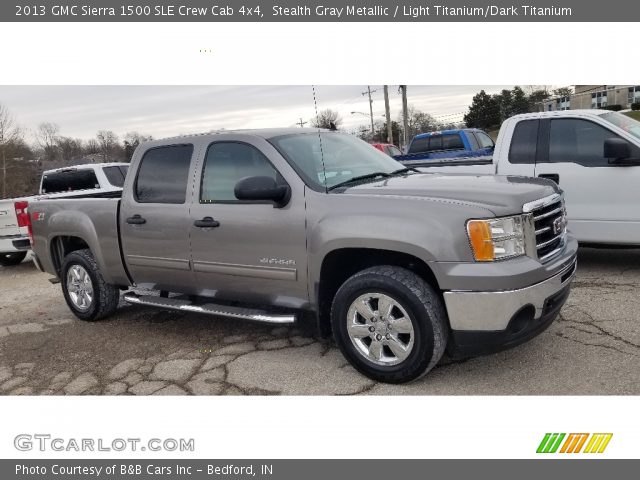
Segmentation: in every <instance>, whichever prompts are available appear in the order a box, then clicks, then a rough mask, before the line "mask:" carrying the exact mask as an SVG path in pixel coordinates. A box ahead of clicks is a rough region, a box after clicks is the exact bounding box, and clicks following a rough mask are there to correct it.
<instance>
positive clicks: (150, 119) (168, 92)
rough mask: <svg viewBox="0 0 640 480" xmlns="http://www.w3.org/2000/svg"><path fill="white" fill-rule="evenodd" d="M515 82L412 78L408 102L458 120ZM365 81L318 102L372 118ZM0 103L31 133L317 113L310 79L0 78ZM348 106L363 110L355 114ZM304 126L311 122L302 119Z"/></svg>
mask: <svg viewBox="0 0 640 480" xmlns="http://www.w3.org/2000/svg"><path fill="white" fill-rule="evenodd" d="M512 87H513V86H512V85H493V86H413V85H409V87H408V99H409V104H410V105H413V106H415V107H416V108H418V109H419V110H422V111H425V112H428V113H430V114H431V115H433V116H435V117H436V118H437V119H438V120H440V121H443V122H457V121H461V120H462V115H463V114H464V112H466V110H467V108H468V106H469V104H470V103H471V98H472V97H473V95H474V94H476V93H477V92H478V91H479V90H481V89H483V88H484V89H485V90H486V91H487V92H489V93H492V92H498V91H500V90H501V89H503V88H512ZM366 89H367V86H366V85H340V86H317V87H316V99H317V101H318V108H319V109H320V110H322V109H326V108H331V109H333V110H337V111H338V112H339V113H340V115H341V116H342V119H343V126H344V128H347V129H348V128H353V127H356V126H358V125H362V124H368V123H369V105H368V101H367V97H366V95H364V96H363V95H362V92H365V91H366ZM371 89H372V90H377V91H376V92H375V93H373V95H372V97H373V113H374V117H375V118H376V119H380V120H383V118H384V117H383V115H384V97H383V89H382V85H372V86H371ZM389 97H390V102H391V116H392V119H394V120H396V119H398V116H399V114H400V110H401V101H400V95H399V94H398V87H397V85H392V86H389ZM0 103H1V104H3V105H4V106H5V107H6V108H7V109H8V110H9V111H10V112H11V114H12V115H13V116H14V118H15V120H16V122H17V123H18V124H19V125H21V126H22V127H23V128H24V129H25V130H26V131H27V132H28V134H29V140H33V132H34V131H35V130H36V128H37V126H38V124H39V123H41V122H53V123H56V124H58V125H59V126H60V135H64V136H69V137H78V138H82V139H88V138H92V137H95V134H96V132H97V131H98V130H113V131H114V132H115V133H116V134H118V135H119V136H121V137H122V136H123V135H124V134H125V133H127V132H131V131H137V132H139V133H142V134H147V135H153V136H154V137H155V138H162V137H167V136H174V135H179V134H185V133H199V132H207V131H210V130H216V129H222V128H225V129H234V128H263V127H288V126H295V123H296V122H298V121H299V119H300V117H302V119H303V121H308V120H309V119H311V118H312V117H313V116H314V102H313V91H312V87H311V86H0ZM351 112H361V113H364V114H366V115H361V114H359V113H355V114H352V113H351ZM307 126H309V125H308V124H307Z"/></svg>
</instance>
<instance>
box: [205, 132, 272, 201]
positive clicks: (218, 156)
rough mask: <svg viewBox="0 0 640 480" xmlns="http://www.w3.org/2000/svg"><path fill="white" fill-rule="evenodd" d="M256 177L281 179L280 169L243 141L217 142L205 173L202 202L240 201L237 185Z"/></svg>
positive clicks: (209, 154)
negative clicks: (241, 181)
mask: <svg viewBox="0 0 640 480" xmlns="http://www.w3.org/2000/svg"><path fill="white" fill-rule="evenodd" d="M254 176H266V177H271V178H273V179H274V180H276V181H277V179H278V177H277V172H276V169H275V168H274V167H273V166H272V165H271V163H270V162H269V160H267V157H265V156H264V155H263V154H262V153H261V152H260V151H259V150H258V149H256V148H255V147H252V146H251V145H248V144H246V143H239V142H217V143H213V144H211V145H210V146H209V149H208V150H207V156H206V158H205V161H204V167H203V170H202V185H201V188H200V203H216V202H220V203H229V202H240V200H238V199H237V198H236V196H235V194H234V188H235V186H236V184H237V183H238V182H239V181H240V180H241V179H243V178H245V177H254Z"/></svg>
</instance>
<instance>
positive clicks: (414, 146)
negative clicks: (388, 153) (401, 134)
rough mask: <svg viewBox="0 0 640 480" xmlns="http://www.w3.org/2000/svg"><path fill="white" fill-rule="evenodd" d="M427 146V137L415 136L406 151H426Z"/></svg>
mask: <svg viewBox="0 0 640 480" xmlns="http://www.w3.org/2000/svg"><path fill="white" fill-rule="evenodd" d="M428 148H429V137H425V138H415V139H414V140H413V142H411V146H410V147H409V151H408V152H407V153H420V152H426V151H427V149H428Z"/></svg>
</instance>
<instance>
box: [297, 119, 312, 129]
mask: <svg viewBox="0 0 640 480" xmlns="http://www.w3.org/2000/svg"><path fill="white" fill-rule="evenodd" d="M307 123H309V122H303V121H302V117H300V121H299V122H296V125H300V128H303V127H304V126H305V125H306V124H307Z"/></svg>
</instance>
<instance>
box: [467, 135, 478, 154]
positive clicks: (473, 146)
mask: <svg viewBox="0 0 640 480" xmlns="http://www.w3.org/2000/svg"><path fill="white" fill-rule="evenodd" d="M467 140H468V141H469V145H470V146H471V150H479V149H480V144H479V143H478V139H477V138H476V136H475V135H474V134H473V133H472V132H467Z"/></svg>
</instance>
